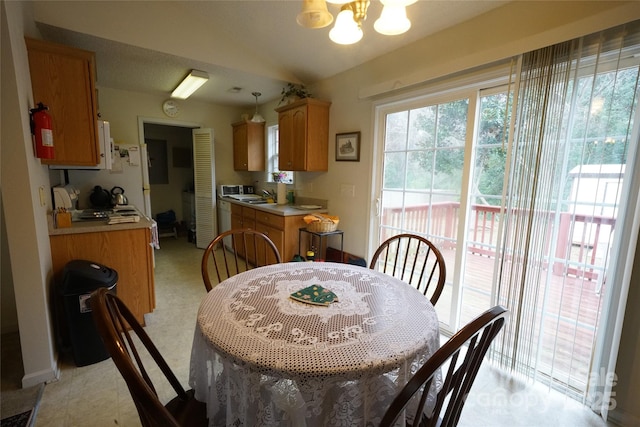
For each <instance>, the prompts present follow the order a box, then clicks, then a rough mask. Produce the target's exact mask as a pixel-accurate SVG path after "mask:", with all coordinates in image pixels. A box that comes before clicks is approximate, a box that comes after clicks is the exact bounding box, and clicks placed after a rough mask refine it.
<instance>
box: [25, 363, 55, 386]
mask: <svg viewBox="0 0 640 427" xmlns="http://www.w3.org/2000/svg"><path fill="white" fill-rule="evenodd" d="M59 378H60V368H59V366H58V364H57V363H56V364H55V365H54V366H52V367H51V369H43V370H41V371H38V372H33V373H31V374H28V375H25V376H23V377H22V387H24V388H27V387H33V386H35V385H38V384H42V383H49V382H51V381H56V380H58V379H59Z"/></svg>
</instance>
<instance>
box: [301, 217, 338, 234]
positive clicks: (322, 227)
mask: <svg viewBox="0 0 640 427" xmlns="http://www.w3.org/2000/svg"><path fill="white" fill-rule="evenodd" d="M337 228H338V224H337V223H335V222H333V221H329V220H327V221H313V222H310V223H309V224H307V230H309V231H312V232H314V233H328V232H330V231H336V229H337Z"/></svg>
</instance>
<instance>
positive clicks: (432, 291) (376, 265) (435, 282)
mask: <svg viewBox="0 0 640 427" xmlns="http://www.w3.org/2000/svg"><path fill="white" fill-rule="evenodd" d="M369 268H371V269H373V270H378V271H382V272H383V273H387V274H390V275H391V276H394V277H397V278H398V279H400V280H402V281H404V282H406V283H409V284H410V285H412V286H415V287H416V288H417V289H418V290H419V291H421V292H422V293H423V294H424V295H425V296H427V297H428V298H429V300H430V301H431V304H433V305H436V302H437V301H438V298H440V294H441V293H442V289H443V288H444V282H445V279H446V275H447V268H446V266H445V262H444V257H443V256H442V253H441V252H440V250H439V249H438V248H436V247H435V245H434V244H433V243H431V242H430V241H429V240H427V239H425V238H424V237H422V236H418V235H415V234H407V233H405V234H398V235H395V236H393V237H391V238H389V239H387V240H385V241H384V242H383V243H382V244H381V245H380V246H379V247H378V249H377V250H376V252H375V253H374V254H373V257H372V258H371V264H370V265H369Z"/></svg>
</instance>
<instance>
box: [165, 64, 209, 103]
mask: <svg viewBox="0 0 640 427" xmlns="http://www.w3.org/2000/svg"><path fill="white" fill-rule="evenodd" d="M207 80H209V74H207V73H205V72H204V71H198V70H191V72H190V73H189V75H188V76H187V77H185V78H184V80H183V81H182V82H181V83H180V84H179V85H178V87H177V88H175V89H174V91H173V92H171V97H172V98H179V99H187V98H188V97H189V96H191V94H192V93H193V92H195V91H196V90H198V88H199V87H200V86H202V85H203V84H205V83H206V81H207Z"/></svg>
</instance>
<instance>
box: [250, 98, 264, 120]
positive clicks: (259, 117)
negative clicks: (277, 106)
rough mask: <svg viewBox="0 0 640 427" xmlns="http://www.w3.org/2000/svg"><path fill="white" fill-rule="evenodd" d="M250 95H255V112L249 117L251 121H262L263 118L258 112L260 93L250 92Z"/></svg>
mask: <svg viewBox="0 0 640 427" xmlns="http://www.w3.org/2000/svg"><path fill="white" fill-rule="evenodd" d="M251 95H253V96H255V97H256V112H255V114H254V115H253V117H252V118H251V121H252V122H254V123H264V118H263V117H262V116H261V115H260V114H258V97H259V96H260V95H262V94H261V93H260V92H251Z"/></svg>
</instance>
